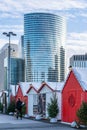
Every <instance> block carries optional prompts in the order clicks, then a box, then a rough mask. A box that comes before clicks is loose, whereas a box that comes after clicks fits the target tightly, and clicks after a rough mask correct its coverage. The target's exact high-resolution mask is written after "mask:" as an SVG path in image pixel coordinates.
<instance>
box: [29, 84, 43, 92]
mask: <svg viewBox="0 0 87 130" xmlns="http://www.w3.org/2000/svg"><path fill="white" fill-rule="evenodd" d="M29 86H30V87H29V89H28V91H27V93H29V92H30V90H31V89H34V91H36V92H37V93H38V89H39V88H40V86H41V82H32V83H30V85H29Z"/></svg>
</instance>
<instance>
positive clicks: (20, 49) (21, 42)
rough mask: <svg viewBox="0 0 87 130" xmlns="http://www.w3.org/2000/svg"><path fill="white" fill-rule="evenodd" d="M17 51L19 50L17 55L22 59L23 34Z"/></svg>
mask: <svg viewBox="0 0 87 130" xmlns="http://www.w3.org/2000/svg"><path fill="white" fill-rule="evenodd" d="M18 51H19V57H20V58H23V59H24V36H23V35H22V36H21V37H20V41H19V46H18Z"/></svg>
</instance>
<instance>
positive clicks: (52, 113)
mask: <svg viewBox="0 0 87 130" xmlns="http://www.w3.org/2000/svg"><path fill="white" fill-rule="evenodd" d="M47 111H48V115H49V117H50V122H52V123H54V122H57V118H56V116H57V114H58V113H59V108H58V103H57V97H56V94H53V97H52V98H50V103H48V104H47Z"/></svg>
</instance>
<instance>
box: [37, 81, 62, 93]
mask: <svg viewBox="0 0 87 130" xmlns="http://www.w3.org/2000/svg"><path fill="white" fill-rule="evenodd" d="M63 85H64V82H43V83H42V84H41V87H40V88H39V90H38V91H39V92H40V91H41V89H42V88H43V87H44V86H47V87H48V88H49V89H51V90H52V91H55V90H57V91H61V90H62V89H63Z"/></svg>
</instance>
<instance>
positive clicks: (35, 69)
mask: <svg viewBox="0 0 87 130" xmlns="http://www.w3.org/2000/svg"><path fill="white" fill-rule="evenodd" d="M65 39H66V22H65V18H64V17H61V16H57V15H54V14H50V13H30V14H25V15H24V57H25V80H26V81H27V82H33V81H37V82H39V81H49V82H57V81H63V80H64V77H65V76H64V75H65V49H64V44H65ZM62 60H63V61H62ZM61 64H62V65H61Z"/></svg>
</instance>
